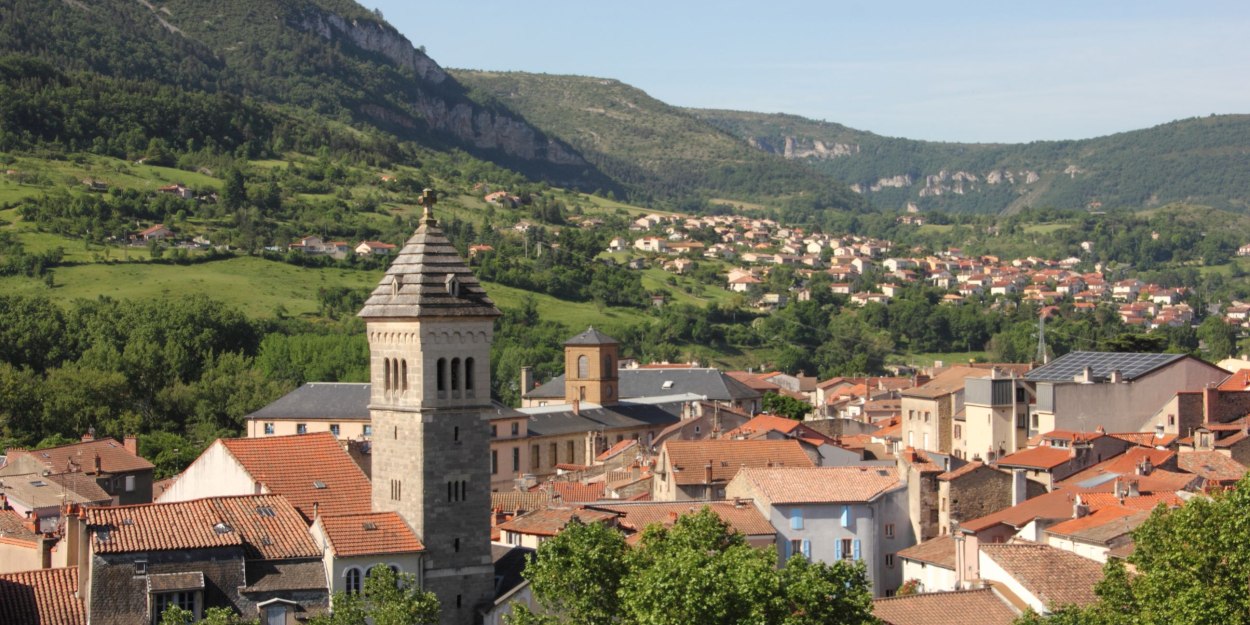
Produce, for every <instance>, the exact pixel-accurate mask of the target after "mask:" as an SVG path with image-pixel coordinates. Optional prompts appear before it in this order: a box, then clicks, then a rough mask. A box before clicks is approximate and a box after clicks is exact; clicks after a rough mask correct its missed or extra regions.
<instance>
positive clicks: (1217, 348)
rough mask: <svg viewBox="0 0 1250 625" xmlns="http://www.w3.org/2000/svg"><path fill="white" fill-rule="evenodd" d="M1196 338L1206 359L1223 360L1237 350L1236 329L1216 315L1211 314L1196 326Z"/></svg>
mask: <svg viewBox="0 0 1250 625" xmlns="http://www.w3.org/2000/svg"><path fill="white" fill-rule="evenodd" d="M1198 338H1199V339H1202V348H1203V352H1204V353H1205V355H1206V357H1207V359H1209V360H1212V361H1217V360H1223V359H1225V358H1228V357H1229V356H1231V355H1233V353H1235V352H1236V351H1237V331H1236V330H1234V329H1233V326H1231V325H1229V324H1227V323H1225V322H1224V320H1223V319H1221V318H1220V317H1219V316H1218V315H1211V316H1209V317H1207V318H1206V319H1204V320H1203V321H1202V325H1199V326H1198Z"/></svg>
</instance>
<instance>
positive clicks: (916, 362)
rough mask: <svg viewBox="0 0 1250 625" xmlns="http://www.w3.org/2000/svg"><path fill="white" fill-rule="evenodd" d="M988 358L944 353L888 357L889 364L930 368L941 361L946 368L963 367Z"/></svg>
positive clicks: (968, 354) (973, 354)
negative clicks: (952, 366) (971, 362)
mask: <svg viewBox="0 0 1250 625" xmlns="http://www.w3.org/2000/svg"><path fill="white" fill-rule="evenodd" d="M988 356H989V354H988V353H987V352H945V353H929V354H896V355H893V356H890V358H889V362H890V363H891V364H900V365H912V366H915V367H931V366H933V363H935V362H937V361H941V362H942V364H944V365H946V366H948V367H949V366H951V365H964V364H968V362H969V361H973V360H975V361H977V362H983V361H985V359H986V358H987V357H988Z"/></svg>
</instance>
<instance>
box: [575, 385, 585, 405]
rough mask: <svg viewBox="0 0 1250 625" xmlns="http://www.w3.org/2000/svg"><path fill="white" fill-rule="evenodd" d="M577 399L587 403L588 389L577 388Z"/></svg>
mask: <svg viewBox="0 0 1250 625" xmlns="http://www.w3.org/2000/svg"><path fill="white" fill-rule="evenodd" d="M577 399H578V400H580V401H586V387H584V386H579V387H577Z"/></svg>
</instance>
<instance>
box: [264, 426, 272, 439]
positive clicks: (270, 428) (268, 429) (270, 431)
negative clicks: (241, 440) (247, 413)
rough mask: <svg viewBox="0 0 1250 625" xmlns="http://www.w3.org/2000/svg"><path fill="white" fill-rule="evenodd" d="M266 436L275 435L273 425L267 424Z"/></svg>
mask: <svg viewBox="0 0 1250 625" xmlns="http://www.w3.org/2000/svg"><path fill="white" fill-rule="evenodd" d="M265 435H266V436H271V435H273V424H272V423H266V424H265Z"/></svg>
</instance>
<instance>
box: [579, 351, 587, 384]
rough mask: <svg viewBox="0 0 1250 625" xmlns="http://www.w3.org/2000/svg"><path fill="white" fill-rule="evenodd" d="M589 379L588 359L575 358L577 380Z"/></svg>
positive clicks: (583, 357) (582, 357)
mask: <svg viewBox="0 0 1250 625" xmlns="http://www.w3.org/2000/svg"><path fill="white" fill-rule="evenodd" d="M588 377H590V359H589V358H587V357H585V356H578V357H577V378H578V379H579V380H585V379H586V378H588Z"/></svg>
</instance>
